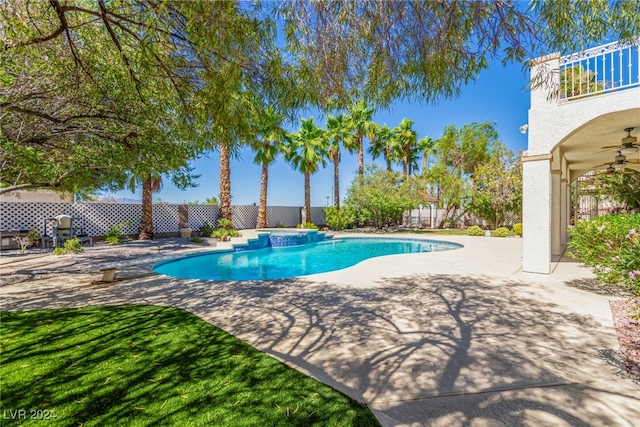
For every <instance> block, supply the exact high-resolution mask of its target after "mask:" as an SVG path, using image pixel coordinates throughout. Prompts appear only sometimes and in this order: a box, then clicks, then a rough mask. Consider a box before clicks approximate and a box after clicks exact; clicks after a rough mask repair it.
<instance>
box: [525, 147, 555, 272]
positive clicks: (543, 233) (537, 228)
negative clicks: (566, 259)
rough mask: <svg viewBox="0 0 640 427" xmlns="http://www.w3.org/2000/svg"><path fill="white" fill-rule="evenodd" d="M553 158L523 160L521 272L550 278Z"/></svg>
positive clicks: (526, 158)
mask: <svg viewBox="0 0 640 427" xmlns="http://www.w3.org/2000/svg"><path fill="white" fill-rule="evenodd" d="M550 160H551V154H543V155H539V156H523V158H522V186H523V192H522V223H523V242H522V243H523V245H522V271H524V272H526V273H541V274H549V272H550V264H551V163H550Z"/></svg>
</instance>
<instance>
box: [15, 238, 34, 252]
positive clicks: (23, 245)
mask: <svg viewBox="0 0 640 427" xmlns="http://www.w3.org/2000/svg"><path fill="white" fill-rule="evenodd" d="M11 240H13V241H14V242H16V243H17V244H18V245H20V249H18V252H20V253H21V254H23V253H24V252H25V251H26V250H27V248H28V247H29V246H30V245H31V243H29V236H13V239H11Z"/></svg>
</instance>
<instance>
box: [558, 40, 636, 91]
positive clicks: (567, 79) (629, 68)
mask: <svg viewBox="0 0 640 427" xmlns="http://www.w3.org/2000/svg"><path fill="white" fill-rule="evenodd" d="M638 86H640V39H638V40H636V41H635V42H632V43H626V44H622V43H619V42H613V43H609V44H605V45H602V46H597V47H594V48H592V49H589V50H586V51H584V52H578V53H572V54H571V55H567V56H563V57H561V58H560V101H561V102H566V101H572V100H575V99H583V98H586V97H590V96H594V95H600V94H603V93H607V92H613V91H619V90H624V89H629V88H633V87H638Z"/></svg>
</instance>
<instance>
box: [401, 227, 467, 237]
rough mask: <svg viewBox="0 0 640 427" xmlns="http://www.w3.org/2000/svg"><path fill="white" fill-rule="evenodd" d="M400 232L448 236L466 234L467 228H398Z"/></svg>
mask: <svg viewBox="0 0 640 427" xmlns="http://www.w3.org/2000/svg"><path fill="white" fill-rule="evenodd" d="M399 232H400V233H414V234H435V235H449V236H466V235H468V234H469V233H467V230H462V229H459V228H442V229H440V228H437V229H433V230H399Z"/></svg>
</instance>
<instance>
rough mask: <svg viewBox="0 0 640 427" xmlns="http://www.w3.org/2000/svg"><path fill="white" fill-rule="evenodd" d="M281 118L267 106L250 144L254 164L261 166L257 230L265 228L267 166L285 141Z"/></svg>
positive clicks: (285, 133) (273, 159)
mask: <svg viewBox="0 0 640 427" xmlns="http://www.w3.org/2000/svg"><path fill="white" fill-rule="evenodd" d="M282 122H283V117H282V115H281V114H279V113H278V112H277V111H276V110H275V108H273V107H272V106H268V107H266V108H265V109H264V111H263V112H262V115H261V117H260V118H258V123H257V125H258V128H257V133H258V135H257V136H258V137H257V138H256V139H255V140H254V141H252V142H251V148H252V149H253V150H254V151H255V152H256V155H255V157H254V159H253V161H254V163H256V164H259V165H262V172H261V174H260V205H259V207H258V220H257V223H256V227H257V228H266V227H267V186H268V185H267V184H268V180H269V166H270V165H271V164H272V163H273V162H274V161H275V159H276V156H277V154H278V152H279V151H280V144H281V143H282V142H283V141H285V140H286V139H287V136H288V133H287V131H286V130H285V129H284V128H283V127H282Z"/></svg>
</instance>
